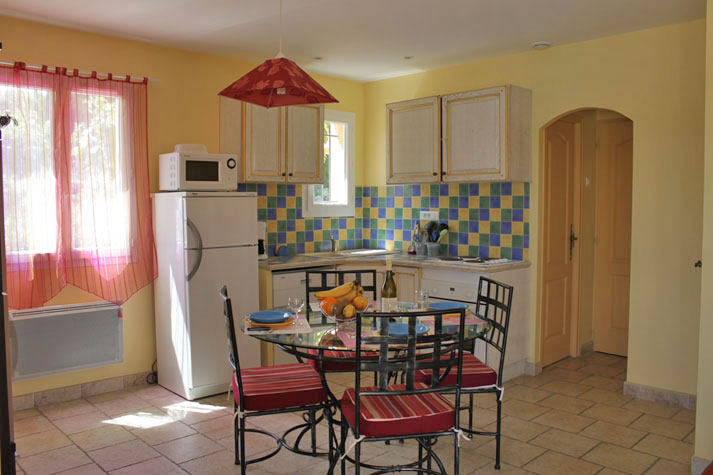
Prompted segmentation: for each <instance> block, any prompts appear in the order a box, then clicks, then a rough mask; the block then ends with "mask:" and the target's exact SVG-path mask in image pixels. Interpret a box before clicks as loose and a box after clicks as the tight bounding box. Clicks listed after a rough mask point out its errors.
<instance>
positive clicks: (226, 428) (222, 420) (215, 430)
mask: <svg viewBox="0 0 713 475" xmlns="http://www.w3.org/2000/svg"><path fill="white" fill-rule="evenodd" d="M282 416H283V417H284V416H286V415H285V414H282ZM287 416H289V415H287ZM269 417H270V416H268V417H255V418H252V419H251V422H253V423H255V424H260V423H264V422H266V421H265V419H268V418H269ZM278 417H279V416H278ZM288 420H289V421H291V420H292V419H290V418H289V417H288ZM191 427H192V428H193V429H195V430H197V431H198V432H200V433H201V434H203V435H206V436H208V437H210V438H211V439H213V440H218V439H222V438H224V437H227V436H229V435H231V434H232V433H233V416H229V415H225V416H221V417H216V418H215V419H209V420H207V421H204V422H199V423H197V424H193V425H192V426H191ZM260 427H262V426H260Z"/></svg>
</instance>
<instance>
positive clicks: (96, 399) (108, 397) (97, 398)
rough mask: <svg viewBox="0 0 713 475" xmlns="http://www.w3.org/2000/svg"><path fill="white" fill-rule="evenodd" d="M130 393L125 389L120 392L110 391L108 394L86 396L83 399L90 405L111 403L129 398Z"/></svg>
mask: <svg viewBox="0 0 713 475" xmlns="http://www.w3.org/2000/svg"><path fill="white" fill-rule="evenodd" d="M130 395H131V392H130V391H129V390H127V389H122V390H121V391H111V392H108V393H102V394H96V395H94V396H88V397H85V398H84V399H86V400H87V402H90V403H91V404H97V403H100V402H105V401H112V400H114V399H121V398H124V397H127V396H130Z"/></svg>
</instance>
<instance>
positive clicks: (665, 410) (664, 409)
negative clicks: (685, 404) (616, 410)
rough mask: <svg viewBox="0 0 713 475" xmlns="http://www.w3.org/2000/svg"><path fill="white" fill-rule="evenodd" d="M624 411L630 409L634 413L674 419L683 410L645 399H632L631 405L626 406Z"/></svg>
mask: <svg viewBox="0 0 713 475" xmlns="http://www.w3.org/2000/svg"><path fill="white" fill-rule="evenodd" d="M624 409H630V410H632V411H638V412H643V413H646V414H652V415H654V416H658V417H666V418H670V417H673V416H674V415H675V414H676V413H677V412H679V411H680V410H681V408H679V407H673V406H667V405H665V404H660V403H658V402H652V401H644V400H643V399H632V400H631V401H630V402H629V403H627V404H626V405H624Z"/></svg>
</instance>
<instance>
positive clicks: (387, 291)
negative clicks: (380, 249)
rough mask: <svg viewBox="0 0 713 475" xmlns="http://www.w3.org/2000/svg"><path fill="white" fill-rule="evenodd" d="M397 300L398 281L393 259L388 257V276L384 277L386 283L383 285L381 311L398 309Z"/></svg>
mask: <svg viewBox="0 0 713 475" xmlns="http://www.w3.org/2000/svg"><path fill="white" fill-rule="evenodd" d="M396 301H397V298H396V281H395V280H394V271H393V270H392V267H391V259H387V260H386V277H385V278H384V285H382V286H381V311H382V312H394V311H396Z"/></svg>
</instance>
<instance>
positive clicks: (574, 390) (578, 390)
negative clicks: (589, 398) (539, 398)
mask: <svg viewBox="0 0 713 475" xmlns="http://www.w3.org/2000/svg"><path fill="white" fill-rule="evenodd" d="M540 389H542V390H544V391H549V392H551V393H557V394H564V395H565V396H572V397H577V396H579V395H580V394H582V393H586V392H587V391H589V390H590V389H592V388H591V387H589V386H583V385H581V384H577V383H572V382H567V381H552V382H550V383H547V384H545V385H543V386H540Z"/></svg>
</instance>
